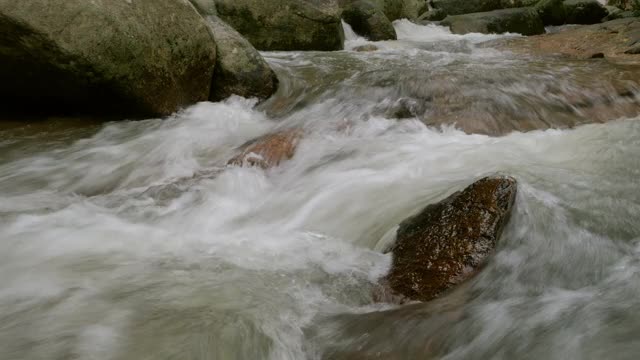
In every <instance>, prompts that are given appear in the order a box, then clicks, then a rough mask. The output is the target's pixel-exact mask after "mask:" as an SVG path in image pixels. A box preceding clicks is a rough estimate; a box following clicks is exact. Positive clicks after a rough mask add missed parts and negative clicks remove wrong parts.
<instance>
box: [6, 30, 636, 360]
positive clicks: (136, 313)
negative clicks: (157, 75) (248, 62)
mask: <svg viewBox="0 0 640 360" xmlns="http://www.w3.org/2000/svg"><path fill="white" fill-rule="evenodd" d="M394 25H395V27H396V30H397V33H398V37H399V40H398V41H389V42H378V43H375V46H377V47H378V48H379V50H378V51H373V52H358V51H354V50H353V49H354V48H356V47H357V46H360V45H365V44H371V43H368V42H367V41H366V40H364V39H362V38H358V37H357V36H355V35H354V34H353V33H352V32H350V31H349V29H348V28H347V29H346V30H347V44H346V48H347V49H346V50H345V51H339V52H330V53H329V52H267V53H264V54H263V55H264V56H265V58H266V59H267V60H268V61H269V63H270V64H271V65H272V66H273V67H274V70H275V71H276V72H277V73H278V76H279V78H280V89H279V91H278V93H277V94H276V95H274V97H272V98H271V99H270V100H268V101H266V102H264V103H261V104H256V102H255V101H254V100H251V99H243V98H239V97H233V98H230V99H228V100H226V101H224V102H220V103H200V104H196V105H194V106H192V107H190V108H187V109H184V110H183V111H181V112H179V113H177V114H175V115H173V116H171V117H170V118H167V119H149V120H143V121H117V122H108V123H103V122H99V121H93V120H91V119H86V121H79V120H77V119H76V120H72V119H63V118H55V119H48V120H46V121H38V122H33V123H28V124H25V123H20V122H11V121H8V122H5V125H2V127H0V349H1V350H0V359H6V360H17V359H29V360H31V359H33V360H36V359H38V360H39V359H42V360H45V359H46V360H53V359H55V360H63V359H64V360H67V359H82V360H84V359H99V360H103V359H104V360H107V359H114V360H145V359H148V360H152V359H153V360H160V359H203V360H204V359H215V360H218V359H220V360H236V359H237V360H242V359H248V360H258V359H272V360H289V359H295V360H298V359H318V360H319V359H345V360H346V359H350V360H351V359H353V360H355V359H358V360H359V359H394V360H395V359H447V360H452V359H505V360H507V359H636V358H637V356H638V354H639V353H640V337H638V334H639V333H640V222H639V221H638V219H640V191H638V183H636V181H637V179H638V177H639V176H640V121H637V120H640V117H638V113H639V112H640V111H639V109H640V70H639V69H638V68H637V67H636V68H634V67H631V66H624V65H616V64H612V63H609V62H607V61H604V60H597V59H594V60H591V59H590V60H572V59H566V58H560V57H544V58H542V57H539V58H537V57H532V56H523V55H518V54H516V53H511V52H508V51H506V50H498V49H497V48H495V47H493V46H492V44H494V42H495V41H499V40H500V38H502V37H505V36H506V37H508V36H514V35H501V36H493V35H479V34H470V35H464V36H460V35H452V34H450V33H449V32H448V30H446V29H445V28H442V27H437V26H434V25H430V26H418V25H414V24H411V23H409V22H408V21H403V20H401V21H397V22H395V23H394ZM256 105H257V106H256ZM7 124H8V125H7ZM291 127H301V128H304V129H305V134H306V135H305V137H304V138H303V139H302V141H301V142H300V145H299V147H298V149H297V152H296V154H295V156H294V157H293V159H291V160H290V161H286V162H284V163H282V164H281V165H280V166H278V167H275V168H272V169H269V170H262V169H260V168H242V167H234V166H227V165H226V163H227V160H229V159H230V158H231V157H233V156H234V154H235V153H236V152H237V150H236V149H237V148H238V147H239V146H241V145H242V144H244V143H246V142H247V141H249V140H251V139H254V138H256V137H258V136H260V135H263V134H267V133H270V132H273V131H278V130H280V129H286V128H291ZM494 173H503V174H508V175H511V176H514V177H515V178H516V179H517V180H518V182H519V193H518V196H517V200H516V205H515V209H514V213H513V216H512V218H511V221H510V222H509V224H508V226H507V228H506V229H505V232H504V233H503V236H502V238H501V239H500V242H499V244H498V248H497V250H496V252H495V254H494V256H493V257H491V259H490V261H489V262H488V263H487V264H486V266H485V267H484V268H483V270H482V271H481V272H480V273H479V274H478V276H476V277H474V278H473V279H471V280H470V281H468V282H467V283H465V284H464V285H463V286H461V287H459V288H457V289H456V290H455V291H453V292H451V293H449V294H447V295H446V296H444V297H442V298H440V299H438V300H436V301H434V302H431V303H427V304H411V305H406V306H402V307H400V306H398V305H394V304H384V303H377V302H376V301H375V298H374V294H375V292H376V284H377V280H378V279H379V278H380V277H382V276H384V275H385V274H386V272H387V271H388V269H389V266H390V264H391V255H390V254H384V253H383V251H382V250H383V249H385V248H386V247H387V246H388V244H389V242H390V241H392V240H393V239H392V237H391V239H390V236H389V235H390V234H393V231H394V229H395V228H396V225H397V224H398V223H400V222H401V221H402V220H403V219H405V218H407V217H408V216H410V215H411V214H413V213H415V212H416V211H418V210H419V209H421V208H423V207H424V206H426V205H427V204H430V203H434V202H437V201H439V200H441V199H443V198H445V197H446V196H448V195H450V194H451V193H453V192H455V191H458V190H461V189H462V188H464V187H465V186H467V185H469V184H470V183H471V182H473V180H475V179H477V178H479V177H481V176H484V175H488V174H494Z"/></svg>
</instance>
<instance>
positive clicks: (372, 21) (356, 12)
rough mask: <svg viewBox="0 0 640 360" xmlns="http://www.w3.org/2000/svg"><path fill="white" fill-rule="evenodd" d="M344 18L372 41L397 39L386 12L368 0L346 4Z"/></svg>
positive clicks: (356, 30) (358, 0) (358, 32)
mask: <svg viewBox="0 0 640 360" xmlns="http://www.w3.org/2000/svg"><path fill="white" fill-rule="evenodd" d="M342 18H343V19H344V21H345V22H346V23H348V24H349V25H351V27H352V28H353V31H354V32H355V33H356V34H358V35H361V36H364V37H366V38H367V39H369V40H371V41H381V40H396V39H397V35H396V30H395V29H394V28H393V25H392V24H391V21H389V19H388V18H387V16H386V15H385V14H384V12H383V11H382V10H381V9H380V8H379V7H378V6H376V5H374V4H373V3H371V2H370V1H367V0H357V1H353V2H350V3H349V4H347V5H345V6H344V8H343V11H342Z"/></svg>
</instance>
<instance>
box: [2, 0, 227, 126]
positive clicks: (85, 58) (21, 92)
mask: <svg viewBox="0 0 640 360" xmlns="http://www.w3.org/2000/svg"><path fill="white" fill-rule="evenodd" d="M168 14H170V16H169V15H168ZM215 60H216V46H215V42H214V40H213V38H212V36H211V34H210V32H209V29H208V27H207V24H206V22H205V20H204V19H203V18H202V17H201V16H200V15H199V14H198V12H197V11H196V10H195V8H194V7H193V6H192V5H191V4H190V3H189V2H186V1H176V0H136V1H111V0H93V1H85V0H65V1H49V0H29V1H15V0H0V64H1V66H0V78H1V79H2V81H1V82H0V96H1V97H2V99H3V103H5V104H11V105H12V107H16V108H18V109H20V111H31V110H32V109H39V110H40V111H43V112H47V113H48V112H51V113H61V114H63V113H64V114H75V113H99V114H101V115H105V114H118V115H125V116H129V117H150V116H162V115H168V114H171V113H173V112H175V111H176V110H178V109H180V108H181V107H183V106H187V105H190V104H193V103H196V102H199V101H205V100H207V99H208V98H209V91H210V87H211V76H212V74H213V69H214V65H215Z"/></svg>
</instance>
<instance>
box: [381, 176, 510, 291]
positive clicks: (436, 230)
mask: <svg viewBox="0 0 640 360" xmlns="http://www.w3.org/2000/svg"><path fill="white" fill-rule="evenodd" d="M516 192H517V183H516V180H515V179H513V178H511V177H505V176H493V177H487V178H483V179H481V180H478V181H476V182H475V183H473V184H472V185H470V186H469V187H467V188H466V189H464V190H463V191H461V192H457V193H455V194H453V195H451V196H450V197H448V198H447V199H445V200H443V201H441V202H439V203H437V204H433V205H429V206H427V207H426V208H425V209H424V210H422V211H421V212H420V213H418V214H417V215H415V216H413V217H410V218H409V219H407V220H405V221H404V222H402V224H400V227H399V229H398V232H397V238H396V242H395V244H394V246H393V247H392V248H391V253H392V254H393V262H392V265H391V271H390V272H389V274H388V275H387V277H386V278H385V279H383V281H382V283H383V284H384V285H385V286H386V287H388V288H389V289H390V291H391V293H392V294H394V295H397V296H401V297H404V298H407V299H410V300H419V301H428V300H431V299H433V298H435V297H437V296H438V295H440V294H441V293H443V292H444V291H446V290H448V289H450V288H451V287H453V286H455V285H457V284H459V283H461V282H463V281H464V280H466V279H467V278H469V277H470V276H472V275H473V274H474V273H475V272H476V271H477V270H478V268H479V267H480V266H482V264H483V263H484V262H485V261H486V259H487V258H488V257H489V255H490V254H491V252H492V251H493V249H494V248H495V246H496V244H497V242H498V239H499V238H500V235H501V234H502V230H503V228H504V226H505V224H506V222H507V221H508V219H509V217H510V214H511V211H512V207H513V204H514V201H515V196H516Z"/></svg>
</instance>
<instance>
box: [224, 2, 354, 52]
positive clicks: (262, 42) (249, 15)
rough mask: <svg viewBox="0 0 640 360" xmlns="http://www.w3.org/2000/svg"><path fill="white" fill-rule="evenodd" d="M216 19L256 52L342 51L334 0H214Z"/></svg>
mask: <svg viewBox="0 0 640 360" xmlns="http://www.w3.org/2000/svg"><path fill="white" fill-rule="evenodd" d="M216 8H217V11H218V16H219V17H220V18H221V19H222V20H224V21H225V22H226V23H227V24H229V25H231V26H232V27H233V28H234V29H236V30H237V31H238V32H239V33H240V34H242V35H243V36H244V37H245V38H247V40H249V42H250V43H251V44H252V45H253V46H255V47H256V48H257V49H258V50H267V51H276V50H285V51H286V50H321V51H331V50H342V49H343V47H344V31H343V29H342V22H341V19H340V8H339V6H338V4H337V1H336V0H269V1H264V0H216Z"/></svg>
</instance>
